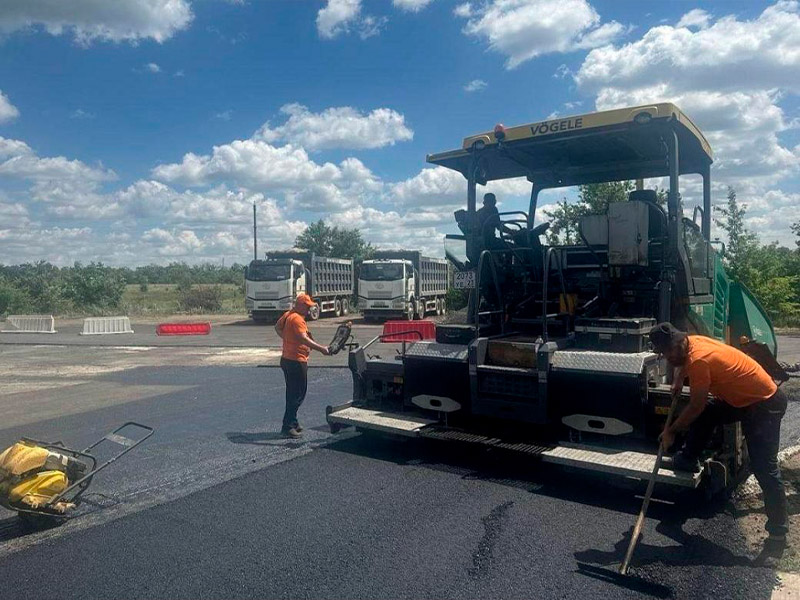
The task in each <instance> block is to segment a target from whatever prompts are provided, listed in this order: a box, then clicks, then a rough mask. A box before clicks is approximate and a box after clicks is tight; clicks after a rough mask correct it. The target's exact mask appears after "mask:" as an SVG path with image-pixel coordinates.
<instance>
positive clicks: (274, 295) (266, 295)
mask: <svg viewBox="0 0 800 600" xmlns="http://www.w3.org/2000/svg"><path fill="white" fill-rule="evenodd" d="M253 298H255V299H256V300H277V299H278V292H255V294H253Z"/></svg>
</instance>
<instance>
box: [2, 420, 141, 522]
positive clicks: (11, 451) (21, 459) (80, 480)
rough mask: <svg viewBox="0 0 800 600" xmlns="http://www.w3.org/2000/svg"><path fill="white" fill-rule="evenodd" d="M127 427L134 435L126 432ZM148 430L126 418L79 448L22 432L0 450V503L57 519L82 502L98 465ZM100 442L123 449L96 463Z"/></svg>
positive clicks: (136, 442)
mask: <svg viewBox="0 0 800 600" xmlns="http://www.w3.org/2000/svg"><path fill="white" fill-rule="evenodd" d="M128 431H131V432H133V433H134V434H135V436H134V437H128V436H127V435H126V433H127V432H128ZM151 435H153V428H152V427H148V426H147V425H142V424H140V423H134V422H133V421H128V422H127V423H123V424H122V425H121V426H119V427H117V428H116V429H114V430H113V431H111V432H110V433H107V434H106V435H104V436H103V437H101V438H100V439H99V440H97V441H96V442H95V443H94V444H92V445H91V446H89V447H88V448H86V449H85V450H82V451H80V450H73V449H71V448H67V447H66V446H65V445H64V444H63V442H42V441H39V440H34V439H31V438H22V439H21V440H20V441H18V442H17V443H15V444H13V445H12V446H9V447H8V448H6V449H5V450H3V451H2V452H0V506H4V507H5V508H7V509H9V510H13V511H16V512H17V513H18V514H19V515H20V517H25V518H27V519H28V520H29V521H30V522H38V521H39V520H47V521H52V520H53V519H54V518H55V519H56V520H60V519H59V518H62V517H65V516H66V515H67V513H68V512H70V511H71V509H73V508H75V507H76V506H77V505H78V504H80V502H81V496H82V494H83V493H84V492H85V491H86V489H87V488H88V487H89V485H90V484H91V483H92V479H93V477H94V476H95V475H96V474H97V473H98V472H99V471H101V470H102V469H105V468H106V467H107V466H109V465H110V464H111V463H113V462H114V461H116V460H117V459H119V458H120V457H121V456H122V455H124V454H127V453H128V452H130V451H131V450H133V449H134V448H135V447H136V446H138V445H139V444H141V443H142V442H143V441H145V440H146V439H147V438H149V437H150V436H151ZM103 442H109V443H112V444H116V445H117V447H121V448H122V449H121V450H119V451H117V452H116V453H113V454H112V455H111V456H110V457H107V458H106V459H105V460H104V462H102V463H101V464H98V460H97V458H96V456H95V452H96V449H97V447H98V446H100V444H102V443H103ZM105 454H106V455H107V454H108V453H105Z"/></svg>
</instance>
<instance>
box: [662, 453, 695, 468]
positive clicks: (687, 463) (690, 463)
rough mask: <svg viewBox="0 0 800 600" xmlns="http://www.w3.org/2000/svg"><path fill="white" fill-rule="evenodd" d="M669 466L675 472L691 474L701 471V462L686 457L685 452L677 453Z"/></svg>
mask: <svg viewBox="0 0 800 600" xmlns="http://www.w3.org/2000/svg"><path fill="white" fill-rule="evenodd" d="M667 466H671V467H672V470H673V471H688V472H689V473H698V472H699V471H700V461H699V460H697V459H696V458H691V457H689V456H686V454H685V453H684V452H683V450H679V451H678V452H676V453H675V454H674V455H673V456H672V459H671V460H670V461H669V463H668V465H667Z"/></svg>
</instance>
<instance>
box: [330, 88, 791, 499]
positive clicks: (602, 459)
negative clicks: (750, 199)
mask: <svg viewBox="0 0 800 600" xmlns="http://www.w3.org/2000/svg"><path fill="white" fill-rule="evenodd" d="M427 160H428V162H430V163H432V164H436V165H439V166H443V167H446V168H449V169H453V170H456V171H458V172H460V173H461V174H462V175H463V176H464V178H465V180H466V184H467V185H466V188H467V203H466V208H465V209H463V210H459V211H457V212H456V214H455V218H456V222H457V224H458V227H459V229H460V231H461V233H460V234H454V235H448V236H447V239H446V241H445V246H446V252H447V256H448V258H449V259H450V260H451V262H452V263H453V265H454V267H455V269H456V270H457V271H459V273H460V275H461V276H460V277H457V279H456V281H459V280H461V281H462V282H464V285H463V287H467V288H468V289H469V291H470V293H469V306H468V310H467V318H466V319H465V321H466V322H465V323H464V324H460V325H443V326H439V327H437V340H436V342H415V343H410V344H408V345H407V347H406V348H405V349H404V352H403V354H402V356H401V357H400V359H399V360H392V361H376V360H374V359H370V357H369V347H368V346H367V347H366V348H361V349H358V350H356V351H355V352H354V353H353V355H351V369H352V370H353V373H354V382H355V392H354V399H353V402H352V403H350V404H349V405H347V406H345V407H343V408H342V409H341V410H337V409H334V408H332V409H331V413H330V414H329V416H328V420H329V422H331V423H332V425H333V426H340V425H347V424H350V425H356V426H357V427H361V428H364V429H370V428H376V429H379V430H382V431H391V430H393V429H394V432H395V433H398V432H405V433H404V434H405V435H412V436H417V437H429V438H436V439H451V440H456V439H461V440H462V441H468V442H471V443H479V444H488V445H497V444H500V445H505V446H507V447H509V448H511V449H519V450H520V451H523V452H527V453H529V454H532V455H535V456H537V457H538V458H541V459H542V460H545V461H550V462H555V463H559V464H566V465H570V466H577V467H582V468H586V469H592V470H599V471H606V472H611V473H617V474H621V475H628V476H634V477H636V476H639V477H646V476H648V475H649V473H650V470H651V469H652V467H653V464H654V461H655V453H656V450H657V448H658V442H657V438H658V434H659V433H660V431H661V429H662V428H663V425H664V421H665V418H666V414H667V412H668V408H669V405H670V394H669V385H670V383H671V381H670V378H671V376H672V370H671V369H668V368H667V365H666V363H665V361H664V360H663V358H661V357H659V356H658V355H657V354H655V353H654V352H652V350H651V349H650V346H649V343H648V339H647V332H648V331H649V329H650V327H652V326H653V325H654V324H655V323H656V322H658V321H672V322H673V323H675V324H676V325H677V326H679V327H681V328H682V329H684V330H687V331H689V332H692V333H698V334H702V335H708V336H711V337H715V338H718V339H721V340H725V341H726V342H728V343H733V344H738V340H739V339H740V336H742V335H747V336H748V337H750V338H751V339H756V340H758V341H760V342H764V343H766V344H767V345H768V347H770V348H771V349H772V351H773V353H775V352H776V343H775V336H774V332H773V330H772V327H771V325H770V322H769V318H768V317H767V316H766V313H764V311H763V310H762V309H761V308H760V306H758V303H757V302H756V301H755V300H754V299H753V298H752V297H751V296H750V295H749V293H747V292H746V290H744V288H742V287H741V286H739V285H732V284H731V282H730V280H729V279H728V277H727V276H726V274H725V271H724V267H723V264H722V262H721V260H720V257H719V256H718V255H717V253H716V251H715V249H714V248H713V247H712V244H711V241H710V239H709V237H710V231H711V194H710V190H711V180H710V175H711V164H712V162H713V154H712V150H711V147H710V145H709V143H708V141H707V140H706V139H705V137H704V136H703V134H702V133H701V132H700V130H699V129H698V128H697V127H696V126H695V125H694V124H693V123H692V122H691V120H690V119H689V118H688V117H687V116H686V115H685V114H683V112H681V110H680V109H679V108H678V107H677V106H675V105H674V104H669V103H664V104H655V105H649V106H639V107H634V108H625V109H617V110H610V111H603V112H596V113H589V114H586V115H582V116H575V117H568V118H563V119H555V120H547V121H542V122H536V123H531V124H528V125H522V126H519V127H508V128H506V127H503V126H502V125H498V126H496V127H495V128H494V129H493V130H492V131H489V132H486V133H480V134H477V135H472V136H469V137H467V138H465V139H464V141H463V143H462V146H461V148H459V149H457V150H452V151H449V152H443V153H439V154H433V155H429V156H428V157H427ZM690 174H691V175H699V176H700V178H701V180H702V200H701V202H699V204H698V206H697V208H696V209H695V211H694V214H693V218H691V219H690V218H687V217H686V216H684V205H683V200H682V197H681V192H680V181H681V177H682V176H684V175H690ZM517 177H525V178H527V180H528V181H529V182H530V183H531V193H530V203H529V206H528V210H527V211H514V212H500V213H499V222H497V221H495V222H492V223H490V224H489V225H488V226H489V228H490V229H489V230H488V231H487V224H486V223H485V222H484V223H481V219H480V218H479V214H478V212H477V210H476V198H477V194H478V186H479V185H485V184H486V183H488V182H490V181H496V180H501V179H508V178H517ZM661 177H664V178H667V181H668V189H667V198H666V203H665V205H664V203H662V202H661V197H660V195H659V194H658V193H657V192H656V191H655V190H645V189H643V184H642V182H643V180H645V179H651V178H661ZM624 180H637V181H638V182H639V184H638V185H637V188H638V189H637V190H635V191H633V192H631V193H630V195H629V198H628V201H627V202H616V203H611V204H609V205H608V210H607V211H606V212H605V213H603V214H597V215H586V216H584V217H582V218H581V219H580V221H579V238H580V243H577V244H570V245H548V244H547V243H546V241H545V240H544V239H543V237H542V234H543V233H544V232H545V231H546V229H547V227H548V224H547V222H546V221H544V222H541V223H539V222H538V221H539V219H538V214H537V208H538V207H537V204H538V198H539V194H540V193H541V192H542V191H543V190H546V189H551V188H560V187H567V186H577V185H582V184H591V183H604V182H615V181H624ZM501 200H502V199H501ZM754 323H758V324H757V325H754ZM388 363H392V364H388ZM396 363H399V365H398V364H396ZM685 392H687V393H685V394H684V398H683V401H684V402H685V401H686V400H688V389H687V390H685ZM375 410H378V411H379V412H378V413H375V412H374V411H375ZM360 411H362V412H360ZM363 411H366V412H363ZM369 411H373V412H369ZM390 420H391V424H390V423H389V421H390ZM706 458H707V461H706V468H705V471H704V475H708V476H710V477H706V479H709V480H712V479H713V481H714V483H713V486H714V487H716V488H719V487H724V486H726V485H730V484H731V483H732V482H733V481H735V479H736V476H737V475H738V474H740V473H741V472H742V471H743V469H744V466H745V463H746V461H745V455H744V452H743V446H742V440H741V434H740V432H739V428H738V425H734V426H731V427H728V428H726V429H725V430H724V431H722V430H721V431H720V432H719V433H718V436H717V438H716V439H715V445H714V448H713V449H712V451H710V452H709V454H708V456H707V457H706ZM659 478H660V479H661V480H662V481H667V482H670V483H674V484H677V485H685V486H690V487H694V486H697V485H699V483H700V481H701V480H702V479H703V478H704V476H703V475H695V474H690V473H681V472H673V471H662V473H661V474H660V475H659Z"/></svg>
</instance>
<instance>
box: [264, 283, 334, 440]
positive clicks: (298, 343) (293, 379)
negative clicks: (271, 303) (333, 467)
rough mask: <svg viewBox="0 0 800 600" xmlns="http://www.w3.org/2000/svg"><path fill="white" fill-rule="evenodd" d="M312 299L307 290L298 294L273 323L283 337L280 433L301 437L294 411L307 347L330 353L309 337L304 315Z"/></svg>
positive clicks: (302, 390) (303, 387)
mask: <svg viewBox="0 0 800 600" xmlns="http://www.w3.org/2000/svg"><path fill="white" fill-rule="evenodd" d="M314 305H315V302H314V301H313V300H312V299H311V296H309V295H308V294H299V295H298V296H297V300H295V303H294V308H292V309H291V310H289V311H286V312H285V313H283V315H281V318H280V319H278V322H277V323H276V324H275V331H276V332H277V333H278V335H279V336H280V337H281V338H282V339H283V351H282V352H281V370H283V377H284V379H285V380H286V410H285V411H284V413H283V425H282V427H281V433H282V434H283V435H284V436H285V437H288V438H295V439H297V438H300V437H302V432H303V428H302V427H301V426H300V423H299V422H298V421H297V411H298V410H299V409H300V405H301V404H302V403H303V400H305V398H306V391H307V390H308V355H309V354H311V350H316V351H317V352H321V353H322V354H325V355H327V354H330V352H329V350H328V348H327V347H326V346H323V345H321V344H318V343H317V342H315V341H314V340H313V339H312V338H311V334H310V333H309V331H308V326H307V325H306V315H308V311H309V310H310V309H311V307H312V306H314Z"/></svg>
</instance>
